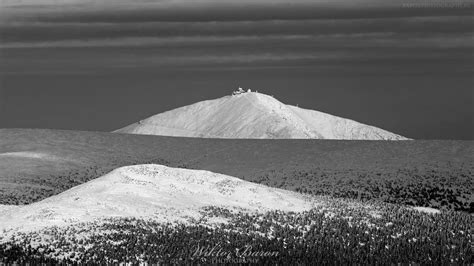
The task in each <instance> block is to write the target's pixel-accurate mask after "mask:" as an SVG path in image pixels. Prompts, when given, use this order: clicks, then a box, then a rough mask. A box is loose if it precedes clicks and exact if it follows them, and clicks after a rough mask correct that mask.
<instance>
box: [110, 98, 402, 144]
mask: <svg viewBox="0 0 474 266" xmlns="http://www.w3.org/2000/svg"><path fill="white" fill-rule="evenodd" d="M115 132H117V133H129V134H145V135H164V136H180V137H205V138H236V139H238V138H250V139H347V140H406V139H407V138H405V137H403V136H400V135H397V134H394V133H391V132H388V131H386V130H383V129H380V128H376V127H373V126H368V125H364V124H361V123H358V122H356V121H353V120H349V119H344V118H341V117H336V116H333V115H330V114H326V113H322V112H318V111H313V110H307V109H303V108H299V107H296V106H291V105H285V104H283V103H281V102H279V101H278V100H276V99H275V98H273V97H272V96H268V95H265V94H261V93H257V92H246V93H238V94H236V95H232V96H226V97H223V98H220V99H215V100H208V101H203V102H198V103H195V104H192V105H188V106H184V107H181V108H177V109H174V110H171V111H168V112H164V113H161V114H158V115H155V116H152V117H150V118H147V119H145V120H142V121H140V122H137V123H135V124H132V125H129V126H127V127H124V128H122V129H119V130H117V131H115Z"/></svg>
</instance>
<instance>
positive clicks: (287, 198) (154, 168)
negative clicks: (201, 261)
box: [0, 164, 316, 229]
mask: <svg viewBox="0 0 474 266" xmlns="http://www.w3.org/2000/svg"><path fill="white" fill-rule="evenodd" d="M315 204H316V203H315V202H314V201H310V200H308V199H307V198H306V197H304V196H302V195H301V194H298V193H295V192H290V191H286V190H282V189H277V188H270V187H267V186H264V185H259V184H255V183H251V182H248V181H244V180H241V179H238V178H235V177H231V176H227V175H222V174H217V173H213V172H209V171H203V170H188V169H181V168H170V167H166V166H162V165H156V164H148V165H135V166H127V167H122V168H118V169H116V170H114V171H112V172H110V173H109V174H107V175H104V176H102V177H99V178H97V179H95V180H92V181H89V182H87V183H84V184H82V185H79V186H76V187H73V188H72V189H69V190H67V191H65V192H63V193H61V194H59V195H56V196H52V197H49V198H47V199H45V200H42V201H40V202H37V203H33V204H30V205H25V206H21V207H20V206H17V207H12V206H3V207H1V206H0V210H1V211H2V213H3V214H2V217H0V229H14V228H18V227H21V228H23V229H29V228H30V229H38V228H41V227H46V226H52V225H59V226H60V225H67V224H71V223H81V222H91V221H97V220H101V219H107V218H118V217H135V218H138V217H139V218H143V219H147V218H150V219H153V220H155V221H160V222H186V221H188V220H189V219H199V218H200V217H201V216H202V213H201V209H202V208H204V207H208V206H217V207H221V208H226V209H229V210H238V211H252V212H253V211H256V212H260V213H261V212H265V211H270V210H281V211H305V210H309V209H311V208H312V207H314V206H315Z"/></svg>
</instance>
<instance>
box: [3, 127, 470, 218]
mask: <svg viewBox="0 0 474 266" xmlns="http://www.w3.org/2000/svg"><path fill="white" fill-rule="evenodd" d="M473 157H474V142H473V141H401V142H398V141H396V142H387V141H344V140H248V139H240V140H235V139H233V140H229V139H201V138H180V137H164V136H143V135H130V134H113V133H99V132H82V131H62V130H42V129H3V130H0V204H25V203H31V202H35V201H38V200H41V199H44V198H46V197H49V196H51V195H55V194H58V193H60V192H63V191H65V190H66V189H69V188H71V187H73V186H75V185H78V184H81V183H84V182H86V181H89V180H91V179H94V178H97V177H99V176H102V175H104V174H106V173H108V172H110V171H111V170H113V169H115V168H118V167H121V166H126V165H132V164H146V163H156V164H162V165H167V166H172V167H184V168H191V169H200V170H208V171H213V172H216V173H221V174H226V175H231V176H235V177H238V178H242V179H244V180H247V181H253V182H257V183H261V184H265V185H268V186H271V187H277V188H284V189H289V190H294V191H301V192H304V193H312V194H329V195H334V196H338V197H349V198H360V199H370V198H374V199H381V200H383V201H386V202H392V203H403V204H409V205H416V206H425V205H426V206H429V207H434V208H440V207H445V208H450V209H457V210H466V211H467V210H472V209H474V204H472V202H473V201H474V199H473V196H472V190H473V189H474V185H473V180H474V178H473V176H474V158H473Z"/></svg>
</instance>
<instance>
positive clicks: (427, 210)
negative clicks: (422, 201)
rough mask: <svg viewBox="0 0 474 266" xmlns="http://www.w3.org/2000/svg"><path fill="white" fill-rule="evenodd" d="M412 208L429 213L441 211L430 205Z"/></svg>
mask: <svg viewBox="0 0 474 266" xmlns="http://www.w3.org/2000/svg"><path fill="white" fill-rule="evenodd" d="M413 209H414V210H417V211H419V212H424V213H429V214H438V213H441V211H440V210H438V209H435V208H430V207H413Z"/></svg>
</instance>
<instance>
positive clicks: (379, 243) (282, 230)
mask: <svg viewBox="0 0 474 266" xmlns="http://www.w3.org/2000/svg"><path fill="white" fill-rule="evenodd" d="M365 206H371V208H370V209H367V208H366V207H363V206H357V202H352V201H350V200H334V201H333V205H332V206H330V208H328V209H326V210H321V209H313V210H311V211H307V212H302V213H285V212H280V211H271V212H268V213H265V214H256V213H246V212H232V211H229V210H227V209H223V208H217V207H211V206H210V207H208V208H205V209H203V210H202V212H203V214H205V215H204V216H203V217H205V218H204V219H210V218H212V217H221V218H224V219H228V221H229V222H228V223H223V224H217V225H216V226H205V225H204V224H205V223H203V220H201V221H194V223H190V224H170V223H168V224H160V223H157V222H154V221H151V220H140V219H135V218H131V219H124V218H122V219H113V220H108V221H107V222H105V223H95V224H92V223H90V224H82V225H80V226H78V225H76V226H70V227H68V228H57V227H53V228H50V229H48V232H42V233H30V234H24V235H23V236H22V237H21V239H22V240H21V241H20V242H18V241H17V242H15V243H14V242H10V243H4V244H2V245H1V246H0V261H3V262H5V263H26V262H30V263H41V262H43V263H47V262H69V263H73V262H81V263H117V262H129V263H139V262H148V263H159V262H162V263H163V262H166V263H170V262H174V263H185V262H186V263H191V262H213V261H214V262H216V261H217V262H225V261H226V260H227V261H228V262H235V261H240V262H244V263H245V262H258V263H271V264H274V263H279V264H282V265H294V264H298V263H300V264H312V265H315V264H328V263H329V264H349V263H350V264H361V265H367V264H375V263H380V262H383V263H385V264H396V263H403V264H409V263H410V264H413V263H416V264H443V265H445V264H472V263H474V260H473V256H472V246H473V242H472V241H473V237H472V224H473V218H472V216H471V215H468V214H466V213H462V212H443V213H441V214H426V213H420V212H418V211H414V210H410V209H407V208H404V207H402V206H398V205H395V204H385V203H377V202H373V203H372V205H365ZM39 234H46V235H47V236H48V239H49V242H47V243H42V244H39V245H37V246H34V247H33V246H32V245H31V244H30V243H31V242H32V241H31V240H32V239H38V238H39ZM249 245H250V246H251V248H252V250H253V251H262V252H273V253H272V254H278V255H277V256H260V255H259V254H257V255H255V254H250V255H248V254H247V255H246V256H241V255H242V253H240V255H239V253H238V252H236V249H237V250H239V249H240V250H242V248H245V247H248V246H249ZM215 246H218V247H219V248H220V249H222V250H223V251H227V252H228V254H230V255H227V256H225V257H223V258H219V256H218V255H216V254H214V255H211V256H205V255H202V254H201V255H196V253H195V251H196V248H197V247H215ZM61 254H66V255H65V256H64V257H61ZM218 259H220V260H218Z"/></svg>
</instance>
